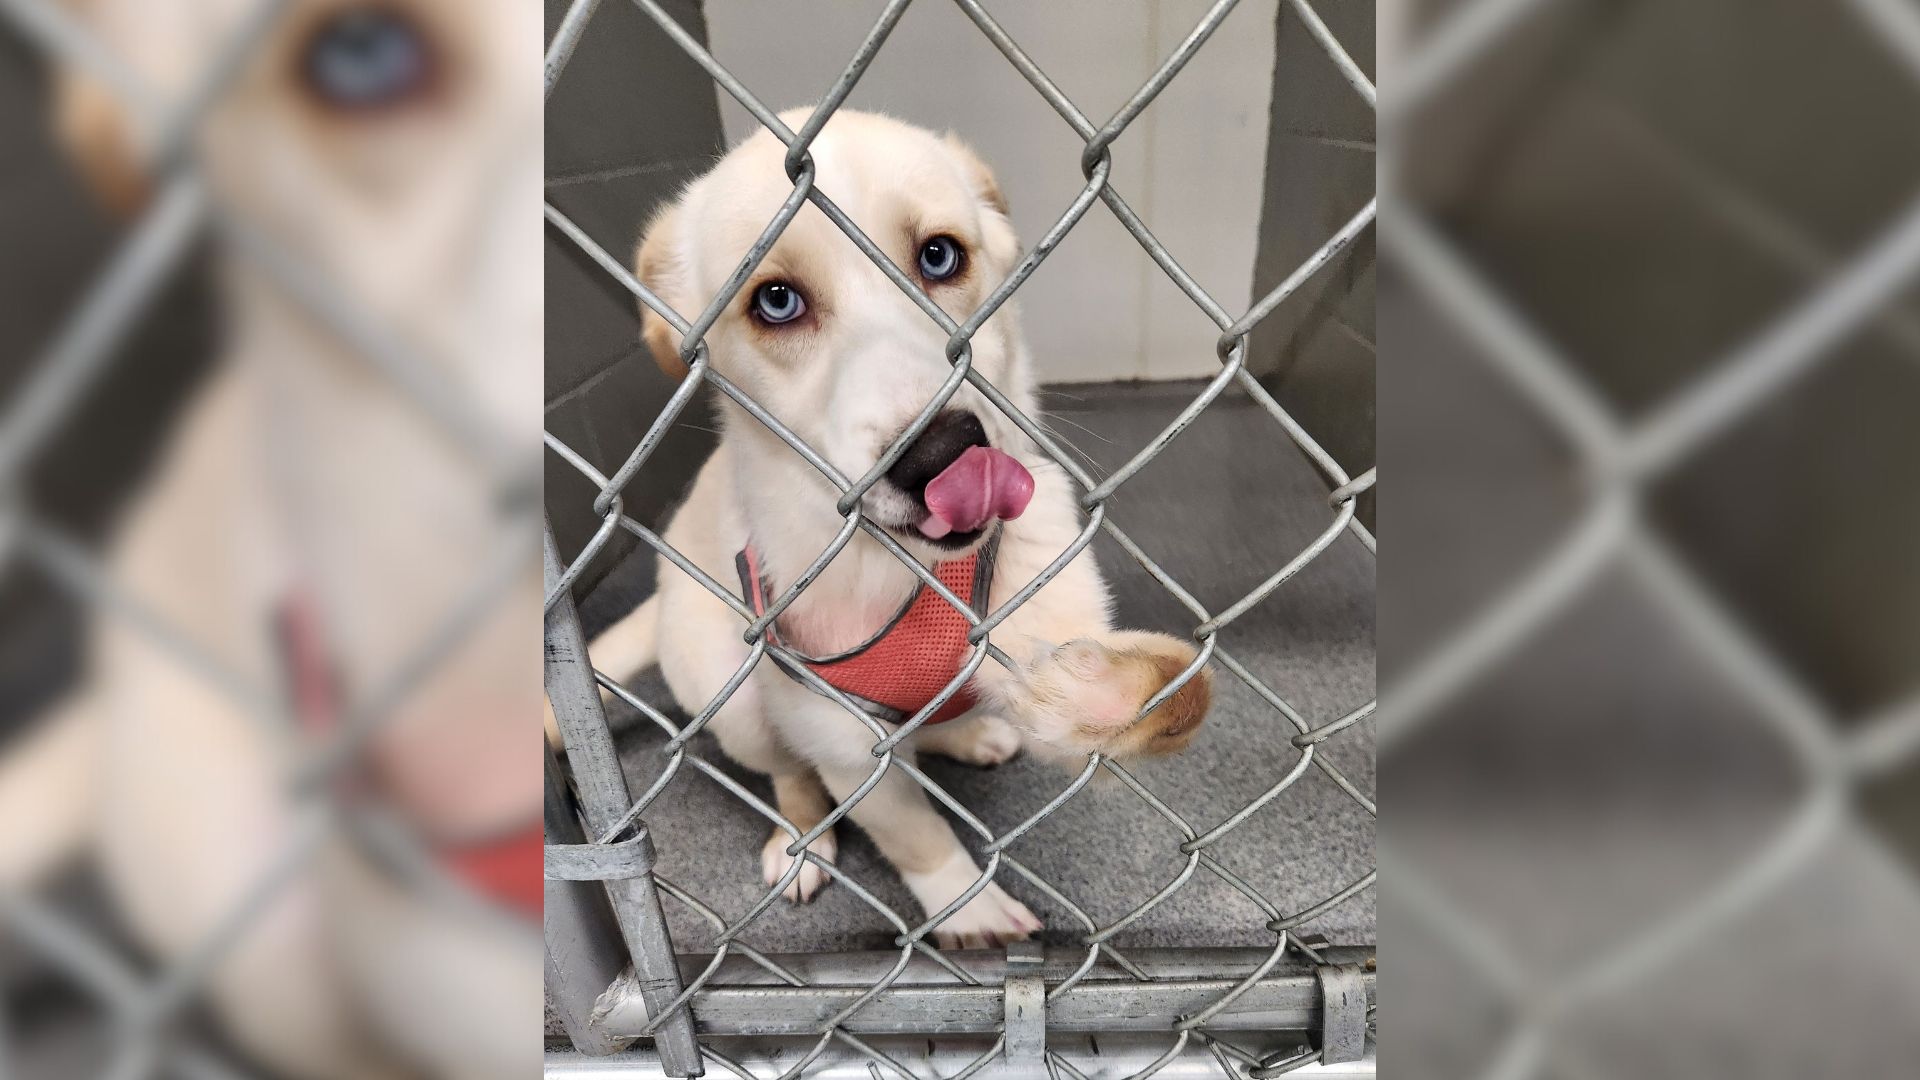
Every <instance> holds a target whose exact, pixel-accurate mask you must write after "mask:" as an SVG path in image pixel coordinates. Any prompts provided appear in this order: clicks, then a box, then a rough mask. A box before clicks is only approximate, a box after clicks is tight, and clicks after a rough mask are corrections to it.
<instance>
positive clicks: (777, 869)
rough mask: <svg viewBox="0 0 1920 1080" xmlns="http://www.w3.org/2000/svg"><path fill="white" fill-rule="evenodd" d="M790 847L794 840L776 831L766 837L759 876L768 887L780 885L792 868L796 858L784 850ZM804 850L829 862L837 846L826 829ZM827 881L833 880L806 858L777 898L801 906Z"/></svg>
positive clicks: (831, 834)
mask: <svg viewBox="0 0 1920 1080" xmlns="http://www.w3.org/2000/svg"><path fill="white" fill-rule="evenodd" d="M792 844H793V838H792V837H790V836H788V835H787V834H786V833H785V832H783V831H781V830H779V829H775V830H774V831H773V835H772V836H769V837H767V842H766V845H765V846H764V847H762V848H761V849H760V876H761V878H762V879H763V880H765V881H766V883H767V884H768V885H778V884H780V882H781V880H782V879H783V878H785V877H786V876H787V871H788V870H790V869H792V868H793V864H794V858H795V857H794V856H792V855H789V854H787V848H788V847H790V846H792ZM807 850H808V851H811V852H813V853H814V854H815V855H818V856H819V857H821V858H822V859H825V860H827V861H828V862H832V861H833V857H834V855H836V854H838V852H839V845H838V844H837V843H836V842H835V840H834V838H833V830H832V829H828V830H827V831H826V832H824V833H821V834H820V836H819V838H818V839H816V840H815V841H814V842H813V843H812V844H810V845H808V846H807ZM830 880H832V878H830V877H829V876H828V875H827V872H826V871H825V870H822V869H821V868H820V867H819V866H817V865H815V864H814V862H813V861H812V860H811V859H809V860H806V864H805V865H804V866H802V867H800V872H799V873H797V874H795V875H794V876H793V880H791V881H788V882H787V887H786V888H785V889H783V890H782V891H781V893H780V895H782V896H784V897H786V898H787V899H789V900H791V901H793V902H794V903H796V904H804V903H806V902H807V901H809V900H811V899H813V894H815V893H817V892H819V891H820V890H821V888H822V887H824V886H825V885H826V883H827V882H828V881H830Z"/></svg>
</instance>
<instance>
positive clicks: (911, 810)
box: [820, 762, 1041, 949]
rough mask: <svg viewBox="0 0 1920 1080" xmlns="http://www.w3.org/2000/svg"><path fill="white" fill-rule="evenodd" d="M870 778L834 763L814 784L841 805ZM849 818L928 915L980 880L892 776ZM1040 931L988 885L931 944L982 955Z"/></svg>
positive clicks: (916, 795) (898, 776)
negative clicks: (819, 782) (823, 783)
mask: <svg viewBox="0 0 1920 1080" xmlns="http://www.w3.org/2000/svg"><path fill="white" fill-rule="evenodd" d="M870 771H871V767H870V766H869V767H866V768H863V767H861V766H860V765H859V764H857V763H847V762H836V763H832V764H823V765H822V766H821V769H820V778H821V779H822V780H824V781H826V785H827V790H828V791H830V792H832V793H833V797H834V798H835V799H840V800H844V799H847V798H848V797H850V796H851V795H852V794H853V792H854V790H855V789H857V788H858V787H859V786H860V785H861V784H862V783H865V782H866V779H867V776H868V775H869V774H870ZM852 817H853V820H854V821H855V822H856V823H857V824H859V826H860V827H861V828H862V829H865V830H866V831H867V835H868V836H870V837H872V838H873V842H874V845H875V846H876V847H878V848H879V849H880V853H881V854H883V855H885V856H886V857H887V860H888V861H889V862H891V863H893V865H894V868H895V869H897V870H899V871H900V876H901V878H903V879H904V880H905V881H906V883H907V888H909V889H911V890H912V891H913V895H914V897H915V898H916V899H918V900H919V901H920V906H921V908H922V909H923V910H925V911H926V913H927V914H928V915H932V914H933V913H934V912H937V911H939V910H940V909H942V908H944V907H946V906H947V905H948V904H950V903H952V902H953V901H954V899H955V898H956V897H958V896H959V895H960V894H961V893H964V892H966V891H967V889H969V888H970V887H972V885H973V883H974V882H975V881H978V880H979V879H980V868H979V866H977V865H975V863H974V861H973V857H972V856H970V855H968V854H967V849H966V848H964V847H961V846H960V839H959V837H956V836H955V835H953V827H952V826H950V825H948V824H947V819H946V818H944V817H941V816H940V814H939V813H938V812H937V811H935V810H934V808H933V804H932V803H931V802H929V801H928V800H927V794H926V792H925V791H922V790H921V789H920V788H919V786H918V785H916V784H915V783H914V782H913V781H912V780H910V779H908V778H907V776H906V775H905V774H903V773H901V772H900V771H899V770H897V769H893V768H888V770H887V773H886V775H885V776H883V777H881V778H880V782H879V783H878V784H876V785H874V787H873V790H871V791H869V792H867V794H866V797H865V798H863V799H861V800H860V801H859V802H858V803H856V804H855V805H854V807H853V813H852ZM1039 929H1041V924H1040V920H1039V919H1038V918H1037V917H1035V916H1034V914H1033V912H1031V911H1028V910H1027V906H1026V905H1025V904H1022V903H1021V902H1020V901H1018V900H1015V899H1014V898H1013V897H1011V896H1009V895H1007V893H1006V890H1004V889H1002V888H1000V886H999V885H998V884H995V883H989V884H988V885H987V887H986V888H984V889H982V890H980V892H978V893H977V894H975V895H974V897H973V899H971V900H969V901H967V902H966V904H964V905H963V906H962V907H961V908H960V909H959V910H958V911H955V912H954V913H953V914H952V915H950V916H948V917H947V920H946V921H945V922H943V923H941V924H940V925H939V926H937V927H935V928H934V931H933V940H934V942H935V943H936V944H938V945H939V946H940V947H941V948H943V949H951V948H964V949H985V948H992V947H994V946H998V945H1004V944H1006V943H1007V942H1009V941H1019V940H1022V939H1024V938H1026V937H1027V936H1028V935H1029V934H1032V933H1034V932H1036V931H1038V930H1039Z"/></svg>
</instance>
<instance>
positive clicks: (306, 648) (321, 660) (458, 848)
mask: <svg viewBox="0 0 1920 1080" xmlns="http://www.w3.org/2000/svg"><path fill="white" fill-rule="evenodd" d="M279 624H280V626H279V631H280V647H281V653H282V657H283V660H284V662H285V664H286V666H287V681H288V691H289V694H290V695H291V696H292V698H293V708H294V715H295V716H296V717H298V719H299V721H300V726H301V727H303V728H305V729H307V730H308V731H310V732H315V733H321V734H324V733H326V732H329V731H331V730H332V729H333V728H334V727H335V726H336V720H337V718H338V717H339V715H340V710H339V701H338V700H337V699H338V688H337V681H336V679H335V673H334V671H333V670H332V667H331V665H329V664H328V663H327V651H326V648H325V645H324V644H323V643H322V641H321V634H320V625H319V619H318V618H317V617H316V616H315V613H314V611H313V608H312V604H311V601H309V600H308V599H307V598H306V597H304V596H303V595H302V594H300V593H298V592H295V593H293V594H291V595H290V596H289V597H288V598H287V600H286V602H285V603H284V604H283V605H282V606H281V609H280V612H279ZM545 843H546V837H545V832H544V828H543V825H542V823H541V822H539V821H534V822H531V823H529V824H527V825H525V826H521V827H518V828H515V829H513V830H511V831H509V832H507V833H505V834H503V835H500V836H494V837H489V838H487V839H484V840H474V841H458V842H442V843H436V844H435V845H434V854H435V855H436V856H437V857H438V858H439V860H440V862H441V864H442V865H443V866H444V867H445V868H446V870H447V872H448V873H449V874H451V875H452V876H453V877H454V878H456V879H458V880H460V881H464V882H465V883H466V884H467V885H468V886H469V887H470V888H472V889H474V890H475V891H477V892H479V893H480V894H481V895H483V896H485V897H487V898H488V899H490V900H492V901H494V902H495V903H498V904H500V905H502V906H504V907H506V908H507V909H509V910H511V911H515V912H518V913H520V914H522V915H525V916H527V917H529V918H531V919H534V920H535V921H538V920H539V918H540V912H541V906H542V904H543V903H544V902H545V895H546V882H545V878H544V873H545V872H544V870H543V869H542V860H543V853H542V848H543V845H544V844H545Z"/></svg>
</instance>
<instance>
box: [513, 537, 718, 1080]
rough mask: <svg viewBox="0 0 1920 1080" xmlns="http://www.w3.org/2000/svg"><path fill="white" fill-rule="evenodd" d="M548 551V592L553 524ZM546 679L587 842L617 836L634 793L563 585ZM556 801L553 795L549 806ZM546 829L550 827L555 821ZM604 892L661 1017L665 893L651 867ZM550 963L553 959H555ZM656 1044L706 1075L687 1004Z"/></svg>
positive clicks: (671, 978)
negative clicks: (656, 884) (662, 903)
mask: <svg viewBox="0 0 1920 1080" xmlns="http://www.w3.org/2000/svg"><path fill="white" fill-rule="evenodd" d="M543 556H544V560H545V567H546V575H545V582H546V589H547V591H548V592H549V593H551V592H553V591H554V590H555V589H556V588H559V586H560V577H561V573H562V572H563V571H564V569H565V564H563V563H562V562H561V560H560V552H559V548H558V547H557V545H556V544H555V543H554V539H553V529H552V527H551V526H549V527H548V528H547V529H546V535H545V539H544V543H543ZM546 682H547V700H548V701H549V702H551V703H552V706H553V716H554V722H555V723H556V724H557V725H558V726H559V728H560V736H561V739H562V741H563V742H565V743H566V748H567V759H568V764H569V766H570V767H571V769H572V772H573V778H574V787H575V790H576V791H577V792H578V793H579V797H580V810H581V814H582V816H583V817H584V818H585V819H586V825H587V828H588V829H589V830H590V831H591V833H592V834H593V835H592V836H591V837H590V839H591V840H592V841H593V842H594V843H597V844H604V843H606V842H608V841H610V840H615V839H619V838H618V837H613V836H609V835H608V833H609V832H611V831H612V830H614V829H615V828H616V827H617V826H618V825H619V822H620V818H621V815H622V814H624V813H625V812H626V810H627V808H628V807H629V806H630V805H631V804H632V797H631V796H630V795H629V794H628V792H627V780H626V774H625V772H623V771H622V770H621V768H620V759H619V756H618V755H617V754H616V752H615V750H614V747H613V734H612V733H611V732H610V731H608V730H607V716H606V710H604V709H603V708H602V707H601V705H600V690H599V687H598V686H596V685H595V683H594V679H593V666H592V664H591V663H590V662H589V661H588V659H587V642H586V638H585V636H584V635H583V634H582V633H581V630H580V613H579V612H578V611H577V610H576V609H575V607H574V603H573V596H572V594H571V593H570V592H569V591H568V590H566V589H564V588H562V589H560V592H559V595H558V596H556V597H555V598H554V601H553V603H552V604H551V605H550V606H549V607H548V608H547V616H546ZM551 803H552V799H551V795H550V797H549V806H551ZM548 827H549V828H552V827H553V826H552V824H551V820H550V821H549V825H548ZM649 850H650V849H649ZM647 862H648V863H650V862H651V859H650V858H649V859H648V860H647ZM606 892H607V900H608V901H609V902H610V903H611V904H612V905H613V914H614V919H615V921H616V922H617V923H618V924H619V927H620V934H621V936H622V937H623V938H625V939H626V943H627V951H628V952H629V953H630V954H631V955H632V957H633V967H634V974H635V975H636V976H637V978H638V981H639V984H640V993H641V997H642V999H643V1000H644V1001H645V1002H646V1004H647V1011H648V1015H649V1016H652V1017H654V1018H656V1019H657V1018H659V1016H660V1014H661V1012H663V1011H664V1010H665V1008H666V1007H667V1006H668V1005H671V1004H672V1003H673V1002H674V999H675V998H677V997H679V996H680V991H681V983H680V969H679V967H678V965H677V964H676V962H675V960H674V954H673V940H672V938H671V937H670V936H669V935H668V933H667V919H666V914H665V912H663V911H662V910H661V909H660V894H659V892H658V891H657V890H656V889H655V888H654V883H653V877H652V875H651V873H648V872H642V873H639V874H636V875H635V876H632V877H621V878H608V879H606ZM548 962H549V964H551V963H552V958H551V957H550V958H549V961H548ZM569 1032H570V1033H571V1029H569ZM654 1045H655V1046H656V1047H658V1048H659V1051H660V1060H661V1062H662V1064H664V1065H665V1067H666V1071H667V1073H668V1074H669V1075H672V1076H699V1075H701V1073H702V1067H701V1064H700V1048H699V1046H698V1044H696V1043H695V1042H694V1039H693V1017H692V1015H691V1014H690V1013H689V1012H688V1011H687V1009H685V1008H684V1007H683V1008H680V1009H679V1010H678V1011H677V1014H676V1015H674V1016H672V1017H670V1018H668V1019H666V1020H664V1021H661V1022H660V1024H659V1027H658V1028H656V1029H655V1031H654ZM581 1049H583V1050H584V1049H586V1047H581Z"/></svg>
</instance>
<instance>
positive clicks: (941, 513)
mask: <svg viewBox="0 0 1920 1080" xmlns="http://www.w3.org/2000/svg"><path fill="white" fill-rule="evenodd" d="M887 480H888V481H889V482H890V483H892V484H893V485H894V486H895V487H897V488H899V489H900V490H901V491H903V492H905V493H906V494H907V495H908V496H909V497H911V498H913V499H915V500H917V501H918V502H919V504H920V508H921V510H922V517H921V519H920V520H919V521H917V522H914V523H913V525H914V527H915V528H917V529H918V530H919V531H920V534H921V535H922V536H924V537H926V538H927V539H929V540H933V541H935V542H938V543H942V544H953V545H959V544H965V543H967V542H969V541H971V540H972V539H973V538H974V537H975V536H976V535H978V534H979V533H980V531H981V530H982V529H984V528H986V527H987V526H988V525H990V524H992V523H993V522H995V521H1007V520H1011V519H1013V518H1017V517H1019V516H1020V515H1021V514H1022V513H1024V512H1025V511H1026V509H1027V504H1028V503H1029V502H1031V501H1033V474H1031V473H1029V472H1028V471H1027V469H1026V466H1024V465H1021V464H1020V462H1019V461H1017V460H1015V459H1014V457H1013V455H1011V454H1008V453H1006V452H1005V451H1002V450H996V449H994V447H993V444H992V443H991V442H989V441H988V439H987V429H986V427H985V426H984V425H982V424H981V423H980V418H979V417H977V416H975V415H974V414H973V413H970V412H967V411H965V410H960V409H954V410H949V411H947V412H943V413H940V414H939V415H937V416H935V417H934V418H933V422H932V423H930V424H928V425H927V429H926V430H925V431H923V432H921V433H920V437H919V438H917V439H915V440H914V441H913V444H912V445H911V446H909V447H907V451H906V453H904V454H902V455H900V460H898V461H896V462H894V463H893V467H892V468H891V469H888V470H887Z"/></svg>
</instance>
